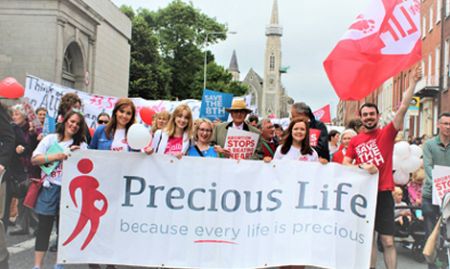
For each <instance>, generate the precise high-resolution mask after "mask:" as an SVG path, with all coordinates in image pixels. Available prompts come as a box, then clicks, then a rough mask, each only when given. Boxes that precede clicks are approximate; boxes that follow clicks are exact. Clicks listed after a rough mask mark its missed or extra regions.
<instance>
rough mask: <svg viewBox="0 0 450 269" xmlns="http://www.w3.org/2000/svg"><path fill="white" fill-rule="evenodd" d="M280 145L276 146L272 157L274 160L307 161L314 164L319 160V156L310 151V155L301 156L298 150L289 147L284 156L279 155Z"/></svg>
mask: <svg viewBox="0 0 450 269" xmlns="http://www.w3.org/2000/svg"><path fill="white" fill-rule="evenodd" d="M281 147H282V146H281V145H280V146H278V148H277V150H276V151H275V154H274V155H273V159H274V160H298V161H307V162H315V161H318V160H319V156H318V155H317V152H316V151H315V150H314V149H312V151H313V152H312V154H307V155H303V154H302V153H301V151H300V148H296V147H294V146H291V148H290V149H289V151H288V152H286V154H283V153H281Z"/></svg>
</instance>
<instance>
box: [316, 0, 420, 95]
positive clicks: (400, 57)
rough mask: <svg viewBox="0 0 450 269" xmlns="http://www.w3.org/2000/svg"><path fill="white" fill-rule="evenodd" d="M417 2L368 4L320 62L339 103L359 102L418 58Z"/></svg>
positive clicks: (385, 0)
mask: <svg viewBox="0 0 450 269" xmlns="http://www.w3.org/2000/svg"><path fill="white" fill-rule="evenodd" d="M421 49H422V42H421V33H420V1H419V0H372V2H371V4H370V6H369V8H368V9H367V11H366V12H364V13H362V14H360V15H358V16H357V17H356V20H355V22H354V23H352V24H351V25H350V27H349V29H348V30H347V32H346V33H345V34H344V36H343V38H342V39H341V40H340V41H339V42H338V44H337V45H336V47H335V48H334V49H333V51H332V52H331V53H330V55H329V56H328V57H327V59H326V60H325V61H324V63H323V65H324V68H325V71H326V73H327V75H328V78H329V79H330V82H331V84H332V85H333V87H334V89H335V91H336V93H337V95H338V96H339V98H340V99H342V100H360V99H362V98H364V97H366V96H367V95H369V94H370V93H371V92H372V91H374V90H375V89H376V88H377V87H379V86H380V85H381V84H382V83H383V82H384V81H385V80H387V79H388V78H390V77H392V76H394V75H396V74H397V73H399V72H400V71H402V70H404V69H406V68H408V67H410V66H411V65H413V64H414V63H416V62H417V61H418V60H420V59H421V58H422V55H421Z"/></svg>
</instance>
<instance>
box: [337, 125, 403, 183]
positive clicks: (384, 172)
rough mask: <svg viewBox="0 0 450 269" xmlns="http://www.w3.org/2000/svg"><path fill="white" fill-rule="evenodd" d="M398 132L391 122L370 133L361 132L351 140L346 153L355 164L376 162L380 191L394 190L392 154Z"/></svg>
mask: <svg viewBox="0 0 450 269" xmlns="http://www.w3.org/2000/svg"><path fill="white" fill-rule="evenodd" d="M397 132H398V131H397V130H396V129H395V127H394V124H393V123H392V122H391V123H389V124H388V125H386V126H385V127H384V128H382V129H377V130H375V131H373V132H370V133H360V134H358V135H357V136H355V137H353V138H352V140H350V143H349V145H348V148H347V152H346V154H345V156H346V157H349V158H351V159H354V160H355V161H356V162H355V164H361V163H373V164H375V166H376V167H377V168H378V170H379V179H378V190H379V191H392V190H394V178H393V176H392V154H393V151H394V140H395V136H396V135H397Z"/></svg>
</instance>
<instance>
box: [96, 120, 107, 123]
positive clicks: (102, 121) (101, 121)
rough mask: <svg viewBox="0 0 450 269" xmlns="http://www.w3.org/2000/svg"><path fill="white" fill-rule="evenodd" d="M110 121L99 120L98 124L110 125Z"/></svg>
mask: <svg viewBox="0 0 450 269" xmlns="http://www.w3.org/2000/svg"><path fill="white" fill-rule="evenodd" d="M108 122H109V121H107V120H98V121H97V123H98V124H108Z"/></svg>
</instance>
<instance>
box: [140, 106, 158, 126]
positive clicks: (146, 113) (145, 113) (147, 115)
mask: <svg viewBox="0 0 450 269" xmlns="http://www.w3.org/2000/svg"><path fill="white" fill-rule="evenodd" d="M155 114H156V112H155V111H154V110H153V109H151V108H149V107H143V108H141V110H140V111H139V115H140V116H141V119H142V121H143V122H145V123H146V124H148V125H152V122H153V115H155Z"/></svg>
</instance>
